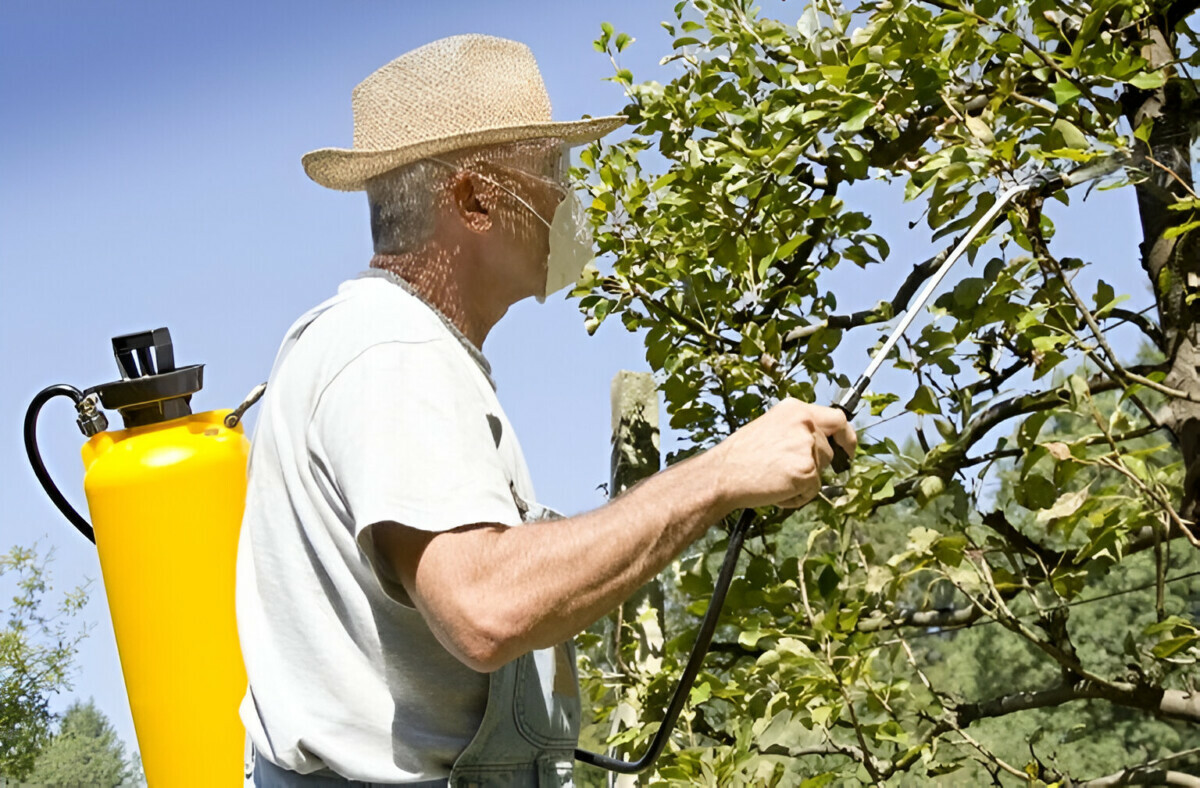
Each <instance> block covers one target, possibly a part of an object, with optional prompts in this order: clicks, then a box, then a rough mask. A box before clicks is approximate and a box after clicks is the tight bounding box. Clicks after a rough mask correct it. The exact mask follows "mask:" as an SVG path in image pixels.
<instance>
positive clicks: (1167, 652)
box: [1150, 634, 1200, 659]
mask: <svg viewBox="0 0 1200 788" xmlns="http://www.w3.org/2000/svg"><path fill="white" fill-rule="evenodd" d="M1194 644H1200V635H1196V634H1190V635H1180V636H1179V637H1174V638H1167V639H1166V640H1163V641H1161V642H1159V643H1158V644H1156V645H1155V646H1154V648H1152V649H1150V653H1151V654H1153V655H1154V656H1155V657H1157V658H1158V659H1166V658H1168V657H1173V656H1175V655H1176V654H1178V653H1179V652H1180V651H1183V650H1184V649H1185V648H1189V647H1191V646H1192V645H1194Z"/></svg>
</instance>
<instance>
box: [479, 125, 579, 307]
mask: <svg viewBox="0 0 1200 788" xmlns="http://www.w3.org/2000/svg"><path fill="white" fill-rule="evenodd" d="M488 154H490V155H488ZM459 166H461V167H463V168H464V169H466V170H469V171H473V172H475V173H477V174H478V175H479V176H480V177H479V179H478V181H477V182H478V183H479V184H480V185H479V194H478V195H477V199H478V201H479V204H480V206H481V207H482V209H483V210H485V211H486V212H487V214H488V217H489V219H490V220H491V227H490V228H489V230H488V232H487V250H486V254H487V255H488V256H489V257H493V258H494V259H493V260H491V261H490V262H494V263H495V264H496V265H497V266H499V267H500V272H499V273H500V275H501V276H503V277H506V278H509V279H510V280H511V282H512V284H513V285H514V288H515V290H516V291H517V293H516V297H518V298H524V297H526V296H529V295H541V294H542V293H543V292H544V291H545V287H546V261H547V256H548V254H549V251H550V235H549V223H550V222H551V220H552V219H553V217H554V212H555V210H556V209H557V208H558V205H559V203H561V202H562V201H563V200H564V199H565V198H566V197H567V195H568V187H567V184H566V171H565V166H566V156H565V148H564V147H563V145H562V144H561V143H560V142H559V141H557V140H535V141H531V142H525V143H517V144H514V145H506V146H500V147H498V148H493V149H490V150H488V151H485V152H484V153H483V155H480V156H478V157H474V156H473V157H470V158H468V160H466V161H463V162H460V165H459Z"/></svg>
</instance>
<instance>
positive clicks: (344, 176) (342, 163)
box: [300, 115, 626, 192]
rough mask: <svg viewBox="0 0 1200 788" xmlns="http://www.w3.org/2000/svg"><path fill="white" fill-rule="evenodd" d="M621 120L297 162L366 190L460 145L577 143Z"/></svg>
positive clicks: (495, 132) (333, 152)
mask: <svg viewBox="0 0 1200 788" xmlns="http://www.w3.org/2000/svg"><path fill="white" fill-rule="evenodd" d="M625 121H626V118H625V117H624V116H623V115H608V116H605V117H602V118H584V119H583V120H573V121H558V122H548V123H536V124H531V125H524V126H507V127H500V128H490V129H479V130H476V131H469V132H465V133H462V134H454V135H452V136H449V137H437V138H435V139H428V140H422V141H420V142H414V143H411V144H409V145H404V146H402V147H399V148H391V149H389V150H356V149H353V148H321V149H319V150H315V151H312V152H310V153H306V154H304V156H303V158H301V160H300V161H301V163H303V165H304V171H305V172H306V173H308V177H310V178H312V179H313V180H314V181H316V182H317V183H319V184H321V185H322V186H328V187H329V188H330V189H338V190H339V191H344V192H353V191H359V190H361V189H364V188H366V183H367V181H368V180H370V179H371V178H374V177H375V176H376V175H382V174H383V173H385V172H387V171H388V170H394V169H395V168H397V167H403V166H404V165H405V164H411V163H412V162H414V161H417V160H419V159H424V158H428V157H429V156H438V155H440V154H443V153H449V152H450V151H453V150H460V149H462V148H474V147H478V146H481V145H501V144H504V143H506V142H523V141H525V140H532V139H539V138H543V137H553V138H555V139H561V140H563V141H564V142H566V143H567V144H569V145H580V144H583V143H585V142H592V141H593V140H597V139H600V138H601V137H603V136H604V135H605V134H607V133H609V132H610V131H612V130H613V129H616V128H618V127H620V126H622V125H624V124H625Z"/></svg>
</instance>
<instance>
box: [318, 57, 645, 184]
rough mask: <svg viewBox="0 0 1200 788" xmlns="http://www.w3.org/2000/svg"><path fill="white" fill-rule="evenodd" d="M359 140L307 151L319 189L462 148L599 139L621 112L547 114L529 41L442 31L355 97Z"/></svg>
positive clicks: (368, 81) (367, 81)
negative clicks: (568, 117)
mask: <svg viewBox="0 0 1200 788" xmlns="http://www.w3.org/2000/svg"><path fill="white" fill-rule="evenodd" d="M351 103H352V104H353V107H354V147H353V148H350V149H345V148H321V149H320V150H315V151H312V152H311V153H307V154H305V155H304V157H303V159H301V161H302V162H303V164H304V171H305V172H307V173H308V177H310V178H312V179H313V180H314V181H316V182H317V183H319V184H321V185H322V186H328V187H329V188H331V189H340V190H342V191H357V190H359V189H362V188H364V187H365V184H366V181H367V180H368V179H370V178H373V177H375V176H376V175H381V174H382V173H385V172H387V171H388V170H391V169H395V168H396V167H400V166H403V165H405V164H408V163H410V162H414V161H417V160H418V159H423V158H426V157H428V156H437V155H439V154H442V153H447V152H449V151H452V150H457V149H459V148H470V147H475V146H478V145H495V144H501V143H506V142H519V141H521V140H528V139H536V138H539V137H555V138H558V139H561V140H563V141H565V142H567V143H569V144H580V143H584V142H591V141H592V140H595V139H598V138H600V137H602V136H603V135H605V134H607V133H608V132H610V131H612V130H613V129H615V128H617V127H618V126H620V125H622V124H623V123H624V122H625V118H623V117H620V116H607V117H602V118H584V119H582V120H576V121H565V122H562V121H560V122H557V123H556V122H554V121H552V120H550V98H549V97H548V96H547V95H546V86H545V85H544V84H543V83H542V74H541V72H540V71H538V67H537V62H536V61H534V59H533V53H532V52H530V51H529V47H527V46H525V45H524V44H521V43H518V42H516V41H509V40H507V39H503V38H495V37H493V36H482V35H463V36H451V37H450V38H443V39H441V40H438V41H434V42H433V43H430V44H426V45H425V46H423V47H419V48H417V49H414V50H412V51H411V52H408V53H405V54H403V55H401V56H400V57H398V58H396V59H395V60H393V61H392V62H391V63H388V64H387V65H386V66H384V67H383V68H381V69H379V70H378V71H376V72H375V73H374V74H372V75H371V76H369V77H367V78H366V79H364V80H363V81H362V82H360V83H359V84H358V86H357V87H355V88H354V92H353V93H352V94H351Z"/></svg>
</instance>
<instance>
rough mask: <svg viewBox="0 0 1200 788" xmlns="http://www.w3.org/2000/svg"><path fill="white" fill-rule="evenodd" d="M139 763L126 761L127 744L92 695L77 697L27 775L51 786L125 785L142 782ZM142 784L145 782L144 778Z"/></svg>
mask: <svg viewBox="0 0 1200 788" xmlns="http://www.w3.org/2000/svg"><path fill="white" fill-rule="evenodd" d="M135 758H136V754H135ZM138 765H140V758H136V760H132V761H131V762H129V763H126V761H125V744H124V743H123V742H122V741H121V739H120V737H118V736H117V733H116V731H115V730H113V727H112V724H111V723H110V722H109V721H108V717H106V716H105V715H104V713H103V712H101V711H100V710H99V709H97V708H96V706H95V703H94V702H93V701H92V699H91V698H89V699H88V701H87V702H86V703H83V702H81V701H78V700H76V701H75V702H74V703H72V704H71V706H70V708H68V709H67V711H66V712H65V713H64V714H63V718H62V723H61V725H60V726H59V729H58V732H57V733H56V734H55V736H54V738H53V739H52V740H51V741H50V743H49V744H48V745H47V746H46V748H45V749H44V750H42V752H41V754H40V755H39V756H38V758H37V762H36V763H35V764H34V767H33V771H32V772H30V774H29V776H28V777H27V778H26V779H27V780H28V781H29V782H32V783H40V784H44V785H51V786H54V785H88V786H96V788H124V786H135V785H137V784H138V782H137V781H136V778H135V769H136V767H137V766H138ZM141 784H143V785H144V780H143V782H142V783H141Z"/></svg>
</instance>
